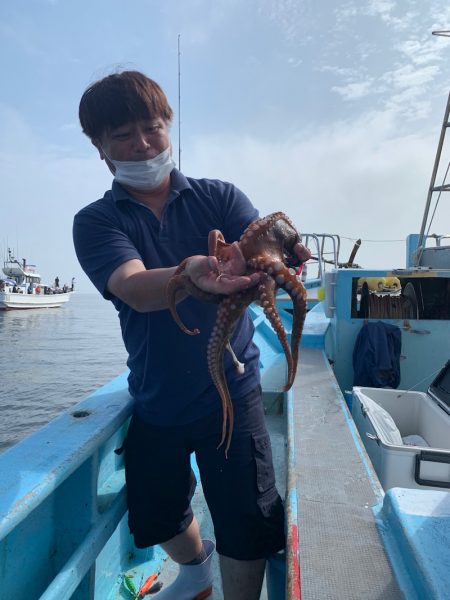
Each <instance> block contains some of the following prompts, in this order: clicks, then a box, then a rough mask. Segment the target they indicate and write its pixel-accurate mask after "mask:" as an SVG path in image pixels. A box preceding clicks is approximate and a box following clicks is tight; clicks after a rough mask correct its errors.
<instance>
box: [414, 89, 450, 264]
mask: <svg viewBox="0 0 450 600" xmlns="http://www.w3.org/2000/svg"><path fill="white" fill-rule="evenodd" d="M449 114H450V93H449V95H448V99H447V106H446V108H445V115H444V121H443V123H442V129H441V136H440V138H439V144H438V148H437V151H436V158H435V160H434V167H433V173H432V175H431V181H430V187H429V189H428V196H427V202H426V205H425V211H424V215H423V220H422V227H421V229H420V234H419V242H418V244H417V251H416V256H415V260H414V263H415V266H418V265H419V261H420V254H421V249H422V245H423V238H424V234H425V228H426V226H427V221H428V213H429V211H430V204H431V197H432V195H433V192H434V191H435V188H434V184H435V181H436V175H437V171H438V167H439V161H440V158H441V153H442V147H443V145H444V138H445V132H446V129H447V127H448V126H449V122H448V118H449Z"/></svg>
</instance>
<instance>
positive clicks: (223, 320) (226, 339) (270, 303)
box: [167, 212, 306, 455]
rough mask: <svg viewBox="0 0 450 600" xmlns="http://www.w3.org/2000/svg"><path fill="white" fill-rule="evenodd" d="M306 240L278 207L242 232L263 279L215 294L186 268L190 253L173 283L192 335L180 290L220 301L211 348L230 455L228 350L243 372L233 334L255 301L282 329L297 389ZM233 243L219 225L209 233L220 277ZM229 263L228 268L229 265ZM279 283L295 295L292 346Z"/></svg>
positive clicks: (170, 292) (251, 268) (170, 296)
mask: <svg viewBox="0 0 450 600" xmlns="http://www.w3.org/2000/svg"><path fill="white" fill-rule="evenodd" d="M299 242H300V235H299V233H298V232H297V230H296V228H295V226H294V225H293V223H292V222H291V220H290V219H289V218H288V217H287V216H286V215H285V214H284V213H282V212H275V213H272V214H270V215H268V216H267V217H264V218H261V219H258V220H256V221H254V222H253V223H251V224H250V225H249V226H248V227H247V229H246V230H245V231H244V233H243V234H242V236H241V238H240V240H239V242H234V244H238V246H239V248H240V251H241V253H242V255H243V257H244V259H245V269H246V271H245V274H250V273H254V272H257V271H262V272H264V273H265V274H266V276H265V277H262V278H261V281H260V283H259V284H256V285H254V286H253V287H250V288H248V289H244V290H241V291H239V292H234V293H232V294H230V295H220V294H212V293H209V292H205V291H204V290H201V289H200V288H199V287H198V286H196V285H195V284H194V283H193V281H192V280H191V279H190V277H189V276H188V275H187V274H186V273H185V269H186V264H187V261H188V260H189V258H187V259H185V260H184V261H183V262H182V263H180V265H179V266H178V268H177V270H176V271H175V273H174V275H173V276H172V277H171V279H170V280H169V282H168V285H167V302H168V307H169V310H170V312H171V314H172V317H173V318H174V320H175V322H176V323H177V324H178V326H179V327H180V328H181V330H182V331H184V332H185V333H186V334H188V335H197V334H198V333H200V331H199V330H198V329H194V330H190V329H188V328H187V327H186V326H185V325H184V323H183V322H182V321H181V319H180V317H179V315H178V313H177V309H176V301H177V295H178V294H179V292H180V291H183V292H185V293H188V294H189V295H192V296H194V297H195V298H197V299H199V300H201V301H205V302H215V303H217V304H218V310H217V317H216V321H215V324H214V327H213V329H212V332H211V335H210V338H209V342H208V347H207V364H208V369H209V373H210V375H211V378H212V380H213V383H214V385H215V386H216V388H217V391H218V394H219V396H220V399H221V402H222V410H223V423H222V438H221V440H220V443H219V445H218V448H220V447H221V446H222V445H223V444H225V454H226V455H227V453H228V450H229V447H230V443H231V437H232V432H233V424H234V418H233V404H232V401H231V398H230V393H229V390H228V386H227V382H226V378H225V371H224V356H225V351H226V350H227V351H229V352H230V354H231V357H232V360H233V363H234V365H235V368H236V369H237V371H238V372H239V373H243V372H244V365H243V364H242V363H240V362H239V360H238V359H237V357H236V356H235V354H234V352H233V349H232V347H231V344H230V338H231V335H232V333H233V331H234V328H235V326H236V323H237V321H238V320H239V318H240V317H241V315H242V314H243V313H244V311H245V310H246V309H247V307H248V306H249V304H251V303H252V302H256V303H258V304H259V305H260V306H261V307H262V309H263V311H264V313H265V315H266V317H267V319H268V320H269V322H270V324H271V326H272V327H273V329H274V331H275V332H276V334H277V337H278V339H279V341H280V344H281V346H282V348H283V351H284V354H285V357H286V361H287V381H286V384H285V386H284V391H287V390H289V389H290V388H291V386H292V384H293V382H294V378H295V374H296V370H297V362H298V353H299V345H300V338H301V334H302V330H303V324H304V321H305V316H306V290H305V288H304V286H303V285H302V283H301V282H300V280H299V278H298V277H297V272H296V270H295V268H294V267H295V266H298V265H299V263H300V260H299V258H298V257H297V256H296V254H295V250H294V247H295V245H296V244H297V243H299ZM232 246H233V244H228V243H226V242H225V239H224V236H223V234H222V233H221V231H219V230H217V229H215V230H213V231H211V232H210V233H209V237H208V251H209V254H210V256H215V257H216V258H217V261H218V277H221V276H223V275H224V274H227V273H229V267H228V265H229V261H230V258H231V255H232V251H233V250H235V248H232ZM227 267H228V268H227ZM278 288H282V289H283V290H285V291H286V292H287V293H288V294H289V296H290V297H291V299H292V305H293V326H292V334H291V343H290V345H289V343H288V338H287V334H286V331H285V330H284V327H283V324H282V321H281V319H280V316H279V313H278V311H277V308H276V304H275V296H276V292H277V289H278Z"/></svg>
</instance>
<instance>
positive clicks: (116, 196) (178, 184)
mask: <svg viewBox="0 0 450 600" xmlns="http://www.w3.org/2000/svg"><path fill="white" fill-rule="evenodd" d="M190 189H192V186H191V184H190V183H189V181H188V180H187V178H186V177H185V176H184V175H183V173H181V171H178V169H173V171H172V172H171V174H170V194H169V197H168V199H167V202H171V201H172V200H173V199H174V198H176V197H177V196H179V195H180V194H181V192H183V191H184V190H190ZM111 194H112V197H113V200H114V202H118V201H119V200H130V201H131V202H136V200H135V198H133V196H132V195H131V194H129V193H128V192H127V191H126V190H125V188H123V187H122V186H121V185H120V183H118V182H117V181H116V180H115V179H114V180H113V183H112V186H111Z"/></svg>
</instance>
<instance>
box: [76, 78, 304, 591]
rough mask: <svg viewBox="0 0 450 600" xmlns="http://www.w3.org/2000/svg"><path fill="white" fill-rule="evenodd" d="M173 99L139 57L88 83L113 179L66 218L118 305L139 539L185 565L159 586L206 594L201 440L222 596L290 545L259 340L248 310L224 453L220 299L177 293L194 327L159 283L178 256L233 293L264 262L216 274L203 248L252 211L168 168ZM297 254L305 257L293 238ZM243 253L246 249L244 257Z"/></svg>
mask: <svg viewBox="0 0 450 600" xmlns="http://www.w3.org/2000/svg"><path fill="white" fill-rule="evenodd" d="M172 114H173V113H172V109H171V107H170V106H169V104H168V101H167V98H166V96H165V94H164V92H163V91H162V89H161V88H160V87H159V85H158V84H157V83H155V82H154V81H153V80H151V79H149V78H148V77H146V76H145V75H144V74H142V73H139V72H136V71H124V72H121V73H115V74H113V75H110V76H108V77H105V78H104V79H102V80H100V81H97V82H96V83H94V84H92V85H91V86H90V87H89V88H88V89H87V90H86V91H85V92H84V94H83V96H82V98H81V102H80V107H79V117H80V122H81V126H82V129H83V132H84V133H85V134H86V135H87V136H88V137H89V138H90V140H91V142H92V143H93V144H94V146H95V147H96V149H97V151H98V153H99V155H100V159H101V160H104V161H105V163H106V165H107V167H108V168H109V170H110V171H111V173H112V174H113V175H114V181H113V183H112V188H111V190H108V191H107V192H106V193H105V195H104V197H103V198H102V199H100V200H98V201H96V202H94V203H92V204H89V205H88V206H86V207H85V208H83V209H82V210H80V212H78V214H77V215H76V216H75V218H74V227H73V235H74V245H75V250H76V253H77V256H78V260H79V262H80V264H81V266H82V268H83V269H84V271H85V272H86V273H87V275H88V276H89V278H90V279H91V281H92V282H93V283H94V285H95V286H96V287H97V289H98V290H99V292H100V293H101V294H102V295H103V297H104V298H106V299H107V300H111V301H112V303H113V304H114V306H115V307H116V309H117V310H118V312H119V318H120V323H121V327H122V335H123V339H124V343H125V346H126V348H127V351H128V354H129V358H128V366H129V368H130V375H129V378H128V382H129V390H130V393H131V395H132V396H133V397H134V398H135V410H134V415H133V417H132V420H131V423H130V427H129V430H128V434H127V437H126V440H125V442H124V450H125V467H126V481H127V499H128V508H129V526H130V530H131V532H132V534H133V536H134V541H135V544H136V546H137V547H138V548H146V547H149V546H153V545H155V544H160V545H161V546H162V547H163V548H164V550H166V552H167V553H168V554H169V556H170V557H171V558H172V559H173V560H174V561H175V562H177V563H179V565H180V570H179V575H178V578H177V579H176V580H175V582H174V583H173V584H172V585H170V586H168V587H167V588H166V589H163V590H162V591H161V592H160V593H159V594H158V598H159V599H160V600H170V599H172V600H192V599H193V598H194V597H197V595H198V597H200V596H201V597H202V598H206V597H207V596H209V595H210V594H211V584H212V575H211V556H212V553H213V550H214V544H213V543H212V542H210V541H208V540H202V539H201V536H200V533H199V525H198V523H197V520H196V518H195V516H194V514H193V511H192V508H191V499H192V496H193V493H194V489H195V486H196V479H195V475H194V473H193V471H192V470H191V465H190V455H191V453H192V452H195V453H196V459H197V463H198V466H199V470H200V474H201V478H202V485H203V490H204V494H205V497H206V499H207V502H208V505H209V509H210V512H211V515H212V519H213V523H214V530H215V537H216V544H217V551H218V553H219V555H220V567H221V573H222V581H223V590H224V598H225V600H256V599H257V598H259V596H260V590H261V585H262V580H263V575H264V567H265V561H266V559H267V557H268V556H269V555H271V554H272V553H276V552H278V551H281V550H282V549H283V548H284V547H285V535H284V510H283V503H282V500H281V498H280V496H279V494H278V492H277V490H276V487H275V477H274V469H273V464H272V455H271V447H270V440H269V436H268V433H267V430H266V425H265V420H264V413H263V407H262V401H261V387H260V373H259V351H258V348H257V347H256V346H255V344H254V343H253V341H252V336H253V324H252V322H251V319H250V317H249V316H248V314H246V313H245V314H244V315H243V316H242V317H241V319H240V320H239V322H238V324H237V326H236V329H235V332H234V335H233V338H232V346H233V349H234V351H235V352H236V354H237V356H238V358H239V360H240V361H241V362H243V363H245V373H243V374H237V372H236V369H235V368H234V366H233V364H232V361H231V359H230V357H229V356H227V357H226V364H225V369H226V374H227V381H228V386H229V389H230V392H231V396H232V400H233V406H234V412H235V421H234V422H235V426H234V432H233V438H232V443H231V447H230V450H229V452H228V458H226V457H225V453H224V451H223V448H222V449H220V450H217V449H216V447H217V444H218V441H219V440H220V438H221V434H222V408H221V403H220V399H219V396H218V393H217V391H216V388H215V386H214V384H213V382H212V380H211V377H210V375H209V373H208V367H207V359H206V355H207V343H208V339H209V337H210V334H211V330H212V327H213V325H214V322H215V319H216V312H217V305H215V304H205V303H201V302H199V301H198V300H196V299H194V298H192V297H188V298H180V300H182V301H181V302H180V303H179V305H178V308H179V313H180V316H181V318H182V320H183V321H184V322H185V323H187V324H192V325H194V326H197V325H198V326H199V327H200V329H201V333H200V335H198V336H196V337H189V336H187V335H185V334H184V333H183V332H182V331H181V330H180V328H179V327H178V325H177V324H176V323H175V322H174V320H173V319H172V317H171V315H170V313H169V311H168V310H167V302H166V285H167V282H168V280H169V279H170V278H171V277H172V275H173V274H174V272H175V270H176V268H177V266H178V265H179V263H180V262H181V261H182V260H184V259H185V258H186V257H191V258H190V259H189V262H188V269H189V272H190V275H191V277H192V278H193V280H194V282H195V284H196V285H197V286H198V287H200V288H202V289H203V290H205V291H207V292H212V293H218V294H224V295H226V294H230V293H232V292H235V291H237V290H240V289H244V288H248V287H250V286H254V285H257V284H258V282H259V281H260V279H261V275H260V274H257V273H254V274H252V275H248V276H247V275H241V274H240V273H241V271H240V270H237V269H236V274H235V275H233V276H230V277H229V278H226V277H219V276H218V273H217V269H216V263H215V262H214V261H215V260H216V259H213V258H212V257H208V256H207V254H208V233H209V232H210V231H211V230H212V229H220V230H221V231H222V232H223V233H224V235H225V239H226V240H227V241H228V242H232V241H234V240H238V239H239V237H240V235H241V234H242V233H243V231H244V230H245V229H246V227H247V226H248V225H249V224H250V223H251V222H252V221H254V220H255V219H256V218H257V217H258V212H257V210H256V209H255V208H254V207H253V205H252V204H251V203H250V201H249V199H248V198H247V197H246V196H245V195H244V194H243V193H242V192H241V191H240V190H239V189H237V188H236V187H235V186H234V185H232V184H230V183H226V182H223V181H219V180H212V179H193V178H191V177H186V176H185V175H183V174H182V173H181V172H180V171H179V170H177V169H176V168H175V162H174V160H173V158H172V146H171V141H170V134H169V129H170V124H171V121H172ZM297 254H298V256H299V260H300V261H304V260H307V258H309V251H307V249H305V248H304V247H303V246H301V244H299V245H298V248H297ZM239 264H240V265H241V262H239Z"/></svg>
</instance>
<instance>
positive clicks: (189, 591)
mask: <svg viewBox="0 0 450 600" xmlns="http://www.w3.org/2000/svg"><path fill="white" fill-rule="evenodd" d="M215 547H216V546H215V544H214V542H213V541H211V540H203V548H204V550H205V552H206V558H205V560H204V561H203V562H202V563H200V564H199V565H180V572H179V573H178V577H177V578H176V579H175V581H174V582H173V583H172V584H171V585H169V586H168V587H167V588H165V589H164V588H163V589H162V590H161V591H160V592H159V593H158V594H156V595H155V600H203V599H204V598H208V597H209V596H211V594H212V582H213V575H212V569H211V560H212V555H213V552H214V550H215Z"/></svg>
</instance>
